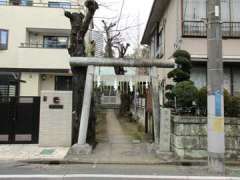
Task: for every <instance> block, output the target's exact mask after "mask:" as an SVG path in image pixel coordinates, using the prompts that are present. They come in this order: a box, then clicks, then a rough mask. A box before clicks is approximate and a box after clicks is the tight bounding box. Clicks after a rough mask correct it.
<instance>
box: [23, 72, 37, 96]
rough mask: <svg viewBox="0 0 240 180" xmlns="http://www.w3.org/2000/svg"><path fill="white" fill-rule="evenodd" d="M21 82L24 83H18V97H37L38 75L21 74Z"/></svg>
mask: <svg viewBox="0 0 240 180" xmlns="http://www.w3.org/2000/svg"><path fill="white" fill-rule="evenodd" d="M21 80H24V81H26V82H25V83H20V96H39V83H40V76H39V73H31V72H30V73H22V74H21Z"/></svg>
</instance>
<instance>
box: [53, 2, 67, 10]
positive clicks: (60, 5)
mask: <svg viewBox="0 0 240 180" xmlns="http://www.w3.org/2000/svg"><path fill="white" fill-rule="evenodd" d="M48 7H52V8H63V9H70V8H71V3H70V2H48Z"/></svg>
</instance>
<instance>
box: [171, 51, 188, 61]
mask: <svg viewBox="0 0 240 180" xmlns="http://www.w3.org/2000/svg"><path fill="white" fill-rule="evenodd" d="M173 57H175V58H177V57H185V58H187V59H191V55H190V54H189V52H187V51H185V50H176V51H175V52H174V54H173Z"/></svg>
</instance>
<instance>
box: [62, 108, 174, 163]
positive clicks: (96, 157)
mask: <svg viewBox="0 0 240 180" xmlns="http://www.w3.org/2000/svg"><path fill="white" fill-rule="evenodd" d="M106 111H107V112H106V122H104V123H105V125H106V127H105V128H104V129H105V131H104V132H103V133H101V136H100V137H98V142H99V143H98V144H97V146H96V148H95V149H94V151H93V153H92V154H90V155H75V154H71V153H69V154H68V155H67V156H66V158H65V160H66V161H71V162H81V163H117V164H158V163H160V162H168V161H169V162H170V161H172V160H173V159H174V157H173V156H172V154H171V153H165V154H164V156H157V155H156V154H155V153H154V146H153V145H151V144H150V143H148V142H141V141H139V140H136V139H134V138H133V137H132V136H130V135H129V133H127V132H126V131H125V130H124V129H123V127H122V126H121V124H120V120H119V119H118V117H117V116H116V113H115V112H114V110H106ZM136 130H137V128H136ZM130 133H132V132H130Z"/></svg>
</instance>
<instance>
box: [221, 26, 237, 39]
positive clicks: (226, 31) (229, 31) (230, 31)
mask: <svg viewBox="0 0 240 180" xmlns="http://www.w3.org/2000/svg"><path fill="white" fill-rule="evenodd" d="M222 33H223V37H232V38H240V22H223V23H222Z"/></svg>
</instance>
